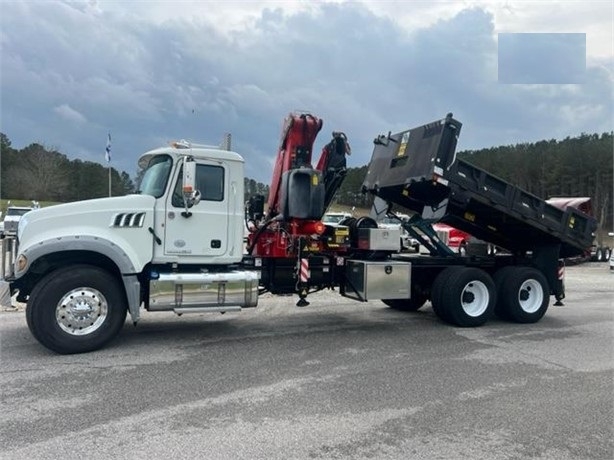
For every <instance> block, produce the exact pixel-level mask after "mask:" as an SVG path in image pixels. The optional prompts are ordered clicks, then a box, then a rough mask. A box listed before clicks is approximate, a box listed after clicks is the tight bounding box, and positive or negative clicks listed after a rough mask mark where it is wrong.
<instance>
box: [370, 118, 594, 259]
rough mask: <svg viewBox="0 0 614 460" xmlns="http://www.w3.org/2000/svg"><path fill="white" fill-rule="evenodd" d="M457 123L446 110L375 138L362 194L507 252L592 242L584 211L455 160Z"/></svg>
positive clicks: (564, 252)
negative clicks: (425, 121) (428, 120)
mask: <svg viewBox="0 0 614 460" xmlns="http://www.w3.org/2000/svg"><path fill="white" fill-rule="evenodd" d="M461 126H462V124H461V123H460V122H459V121H457V120H455V119H454V118H452V114H449V115H448V116H447V117H446V118H445V119H443V120H439V121H436V122H433V123H429V124H427V125H423V126H420V127H417V128H414V129H410V130H407V131H403V132H400V133H397V134H388V135H387V136H380V137H378V138H377V139H375V141H374V142H375V148H374V150H373V156H372V158H371V162H370V164H369V170H368V172H367V175H366V178H365V181H364V183H363V191H365V192H369V193H372V194H374V195H376V196H378V197H380V198H382V199H383V200H385V201H387V202H390V203H393V204H396V205H399V206H403V207H405V208H407V209H410V210H412V211H415V212H416V213H418V214H419V215H421V216H422V218H423V219H426V220H429V221H432V222H437V221H438V222H443V223H446V224H449V225H451V226H453V227H456V228H458V229H460V230H463V231H465V232H467V233H470V234H472V235H473V236H475V237H476V238H479V239H481V240H484V241H487V242H489V243H492V244H495V245H497V246H499V247H502V248H504V249H507V250H508V251H510V252H512V253H525V252H527V251H533V250H535V249H536V248H540V247H544V246H556V245H559V244H560V249H559V257H570V256H574V255H577V254H580V253H582V251H583V250H585V249H586V248H587V247H588V246H590V244H591V242H592V240H593V236H594V232H595V230H596V228H597V222H596V221H595V219H593V218H592V217H590V216H589V215H587V214H584V213H583V212H581V211H580V210H578V209H574V208H570V207H568V208H566V209H559V208H557V207H555V206H552V205H550V204H548V203H547V202H546V201H545V200H543V199H541V198H539V197H537V196H535V195H532V194H530V193H528V192H525V191H524V190H521V189H520V188H518V187H516V186H514V185H512V184H510V183H508V182H506V181H504V180H502V179H500V178H499V177H496V176H494V175H492V174H489V173H488V172H486V171H484V170H482V169H480V168H477V167H475V166H473V165H471V164H470V163H467V162H466V161H462V160H459V159H457V158H456V144H457V140H458V136H459V134H460V131H461Z"/></svg>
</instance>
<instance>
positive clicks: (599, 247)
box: [546, 197, 612, 262]
mask: <svg viewBox="0 0 614 460" xmlns="http://www.w3.org/2000/svg"><path fill="white" fill-rule="evenodd" d="M546 202H547V203H548V204H551V205H552V206H556V207H557V208H559V209H566V208H568V207H572V208H575V209H579V210H580V211H582V212H584V213H585V214H588V215H592V214H593V208H592V204H591V199H590V197H553V198H549V199H548V200H546ZM604 239H605V238H604V237H602V236H601V234H600V233H599V232H595V238H594V239H593V241H592V242H591V244H590V246H588V247H587V248H586V249H585V251H584V254H583V256H584V258H585V259H587V260H590V261H591V262H607V261H608V260H609V259H610V256H611V255H612V248H611V247H610V245H609V244H608V241H604ZM610 241H611V239H610Z"/></svg>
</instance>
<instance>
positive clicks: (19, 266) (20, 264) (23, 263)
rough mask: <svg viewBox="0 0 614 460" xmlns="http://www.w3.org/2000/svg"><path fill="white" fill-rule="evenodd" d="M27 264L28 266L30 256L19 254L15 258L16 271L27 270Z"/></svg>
mask: <svg viewBox="0 0 614 460" xmlns="http://www.w3.org/2000/svg"><path fill="white" fill-rule="evenodd" d="M27 266H28V258H27V257H26V256H24V255H23V254H19V256H17V259H15V269H16V271H18V272H21V271H23V270H25V268H26V267H27Z"/></svg>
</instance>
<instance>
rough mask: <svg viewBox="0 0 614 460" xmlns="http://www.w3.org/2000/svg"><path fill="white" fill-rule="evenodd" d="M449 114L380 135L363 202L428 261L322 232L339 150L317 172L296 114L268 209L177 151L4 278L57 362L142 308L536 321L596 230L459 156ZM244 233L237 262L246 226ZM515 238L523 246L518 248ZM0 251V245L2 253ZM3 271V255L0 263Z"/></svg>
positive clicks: (148, 164) (371, 225)
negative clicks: (465, 247) (265, 307)
mask: <svg viewBox="0 0 614 460" xmlns="http://www.w3.org/2000/svg"><path fill="white" fill-rule="evenodd" d="M461 126H462V125H461V123H460V122H459V121H458V120H455V119H454V118H453V117H452V115H451V114H449V115H448V116H447V117H445V118H444V119H442V120H437V121H435V122H433V123H429V124H426V125H423V126H419V127H417V128H413V129H410V130H406V131H403V132H400V133H397V134H394V135H393V134H391V133H389V134H388V135H382V136H378V137H377V138H376V139H375V140H374V150H373V155H372V157H371V161H370V162H369V165H368V171H367V174H366V177H365V180H364V182H363V184H362V187H361V191H362V192H363V193H365V194H367V193H368V194H371V195H373V196H374V197H375V198H377V199H379V200H383V201H384V202H385V203H387V205H386V210H387V211H386V212H387V213H388V214H391V213H392V214H394V209H393V208H394V207H395V206H397V207H399V208H402V209H406V210H409V211H410V212H412V213H413V215H412V216H411V218H409V219H408V220H407V221H403V222H402V223H401V228H402V229H403V230H405V231H407V232H408V233H409V234H410V235H411V236H412V237H413V238H415V239H416V240H418V241H419V242H420V244H421V245H423V246H424V247H426V248H427V250H428V251H429V254H428V255H426V256H422V255H420V254H415V255H404V254H398V252H399V241H400V238H401V230H400V229H385V228H379V227H378V224H377V222H376V221H375V220H374V219H373V218H371V217H368V216H363V217H349V218H346V219H344V220H343V221H341V222H340V223H339V224H337V225H328V224H326V223H324V222H322V217H323V216H324V213H325V210H326V209H328V208H329V205H330V203H331V200H332V199H333V197H334V195H335V192H336V191H337V190H338V187H339V186H340V184H341V181H342V180H343V177H344V174H345V155H347V154H349V145H348V143H347V138H346V136H345V135H344V134H343V133H338V132H333V136H332V139H331V140H330V142H329V143H328V144H326V145H325V146H324V148H323V149H322V155H321V158H320V160H319V161H318V163H317V165H318V167H317V168H314V167H313V166H312V162H311V153H312V150H313V143H314V141H315V138H316V135H317V134H318V132H319V131H320V129H321V128H322V121H321V120H320V119H319V118H317V117H315V116H313V115H311V114H291V115H290V116H288V117H287V118H286V121H285V123H284V127H283V130H282V136H281V143H280V146H279V150H278V155H277V162H276V167H275V170H274V171H273V177H272V181H271V185H270V194H269V197H268V206H267V209H266V212H265V210H264V197H263V196H258V195H256V196H254V197H251V198H250V200H249V202H248V204H247V207H246V208H247V209H245V207H244V203H243V200H242V197H243V192H244V190H243V184H244V164H243V163H244V160H243V158H242V157H241V156H240V155H239V154H237V153H236V152H232V151H228V150H224V149H223V148H220V147H217V146H210V145H197V144H189V143H186V142H178V143H173V144H171V145H170V146H168V147H162V148H159V149H156V150H152V151H150V152H146V153H144V154H143V155H142V156H141V158H140V161H139V162H140V164H141V166H142V167H143V168H144V169H145V171H144V174H143V179H142V182H141V185H140V190H139V193H138V194H135V195H129V196H124V197H114V198H104V199H98V200H91V201H84V202H77V203H70V204H65V205H58V206H53V207H49V208H45V209H41V210H37V211H35V212H32V213H30V214H27V215H26V216H25V217H24V219H23V221H22V222H21V223H20V225H19V229H18V233H17V239H16V240H15V241H16V243H17V244H16V246H12V248H13V249H14V263H13V264H12V265H11V270H10V271H9V273H7V274H6V276H5V279H6V280H7V281H9V282H10V289H11V292H12V293H14V292H15V291H17V300H18V301H21V302H24V301H27V309H26V319H27V322H28V327H29V329H30V331H31V333H32V334H33V336H34V337H35V338H36V339H37V340H38V341H39V342H40V343H41V344H43V345H44V346H46V347H47V348H49V349H51V350H54V351H56V352H58V353H79V352H86V351H91V350H95V349H98V348H100V347H102V346H104V345H105V344H106V343H108V342H109V341H110V340H111V339H113V337H115V336H116V335H117V333H118V332H119V330H120V329H121V328H122V326H123V324H124V321H125V318H126V315H127V313H129V314H130V317H131V319H132V321H133V322H134V323H136V322H137V321H138V320H139V318H140V313H141V307H143V308H144V309H146V310H148V311H173V312H175V313H177V314H185V313H204V312H227V311H239V310H241V309H242V308H249V307H255V306H257V304H258V296H259V295H260V294H263V293H265V292H268V293H271V294H275V295H277V294H281V295H286V294H295V295H296V296H297V297H298V300H297V302H296V306H298V307H304V306H307V305H309V302H308V300H307V298H308V296H309V294H311V293H313V292H316V291H320V290H323V289H334V290H336V291H338V292H339V294H340V295H342V296H345V297H347V298H351V299H355V300H358V301H361V302H366V301H370V300H382V301H383V302H384V303H385V304H386V305H388V306H390V307H391V308H395V309H399V310H406V311H415V310H418V309H419V308H421V307H422V306H423V305H424V304H425V303H426V301H427V300H430V301H431V304H432V307H433V310H434V312H435V313H436V315H437V316H438V317H439V318H440V319H441V320H442V321H444V322H446V323H449V324H452V325H456V326H460V327H476V326H480V325H482V324H484V323H485V322H486V321H488V319H489V318H490V317H491V316H492V314H493V313H494V314H497V315H498V316H500V317H502V318H505V319H507V320H510V321H514V322H519V323H532V322H536V321H539V320H540V319H541V318H542V317H543V315H544V314H545V313H546V310H547V309H548V306H549V301H550V296H553V297H554V298H555V299H556V302H557V303H558V304H560V303H561V301H562V299H564V297H565V290H564V284H563V274H564V267H563V262H562V259H563V258H564V257H568V256H570V255H574V254H577V253H579V252H581V251H582V250H584V248H586V247H587V246H588V244H590V241H591V239H592V233H593V232H594V230H595V228H596V222H595V220H594V219H592V218H591V217H590V216H588V215H586V214H584V213H582V212H581V211H579V210H577V209H574V208H567V209H565V210H560V209H558V208H556V207H553V206H550V205H548V204H547V203H546V202H545V201H543V200H541V199H539V198H537V197H535V196H533V195H530V194H528V193H526V192H524V191H523V190H520V189H518V188H517V187H515V186H513V185H511V184H509V183H507V182H505V181H503V180H501V179H499V178H497V177H495V176H492V175H490V174H488V173H487V172H486V171H483V170H481V169H479V168H476V167H474V166H472V165H471V164H469V163H466V162H464V161H462V160H458V159H457V156H456V152H455V150H456V142H457V139H458V136H459V134H460V129H461ZM246 222H247V228H248V229H249V235H248V237H247V240H248V241H247V247H246V248H245V250H244V243H243V226H244V225H246ZM436 222H442V223H444V224H447V225H450V226H452V227H454V228H458V229H459V230H462V231H464V232H467V233H470V234H471V235H474V236H475V237H476V238H479V239H481V240H484V241H488V242H489V243H491V244H493V245H497V246H500V247H503V248H505V249H506V250H507V252H506V254H497V255H490V256H487V255H484V256H473V255H472V256H467V257H463V256H461V255H459V254H457V253H455V252H454V251H453V250H451V249H450V248H449V247H448V246H446V245H445V244H444V243H443V242H442V241H441V239H440V238H439V237H438V235H437V232H436V231H435V230H434V229H433V227H432V225H431V224H433V223H436ZM519 235H522V236H523V237H522V238H519ZM6 247H7V245H3V248H6ZM4 254H5V256H6V253H4Z"/></svg>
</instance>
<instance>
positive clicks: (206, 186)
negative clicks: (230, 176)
mask: <svg viewBox="0 0 614 460" xmlns="http://www.w3.org/2000/svg"><path fill="white" fill-rule="evenodd" d="M196 187H197V188H198V190H200V193H201V195H202V196H201V200H205V201H222V200H223V199H224V168H222V167H221V166H210V165H197V166H196Z"/></svg>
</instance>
